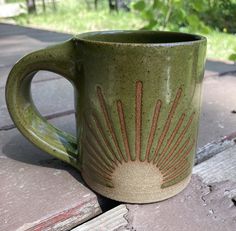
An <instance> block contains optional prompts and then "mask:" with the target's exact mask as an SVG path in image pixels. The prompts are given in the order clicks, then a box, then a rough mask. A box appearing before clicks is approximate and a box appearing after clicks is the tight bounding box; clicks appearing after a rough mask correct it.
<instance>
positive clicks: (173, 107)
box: [152, 88, 182, 162]
mask: <svg viewBox="0 0 236 231" xmlns="http://www.w3.org/2000/svg"><path fill="white" fill-rule="evenodd" d="M181 95H182V88H179V89H178V91H177V94H176V96H175V99H174V102H173V104H172V107H171V109H170V112H169V114H168V117H167V120H166V123H165V125H164V127H163V130H162V133H161V135H160V138H159V140H158V143H157V146H156V149H155V153H154V156H153V158H152V159H154V160H155V159H157V158H158V152H159V149H160V147H161V145H162V143H163V142H164V140H165V137H166V135H167V133H168V131H169V128H170V125H171V120H172V118H173V115H174V113H175V111H176V108H177V106H178V103H179V100H180V97H181ZM154 162H155V161H154Z"/></svg>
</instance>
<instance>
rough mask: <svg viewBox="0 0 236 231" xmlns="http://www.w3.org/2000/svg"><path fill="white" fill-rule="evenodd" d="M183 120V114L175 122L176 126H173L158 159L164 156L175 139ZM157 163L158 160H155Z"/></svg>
mask: <svg viewBox="0 0 236 231" xmlns="http://www.w3.org/2000/svg"><path fill="white" fill-rule="evenodd" d="M184 118H185V113H183V114H182V115H181V117H180V118H179V121H178V122H177V124H176V126H175V128H174V130H173V132H172V133H171V135H170V137H169V138H168V139H167V143H166V145H165V147H164V149H163V150H162V152H161V153H160V155H158V157H159V158H160V159H161V158H163V157H164V156H165V154H166V152H167V151H168V149H169V148H170V146H171V144H172V142H173V140H174V139H175V138H176V135H177V133H178V131H179V129H180V128H181V125H182V123H183V121H184ZM157 162H158V159H157Z"/></svg>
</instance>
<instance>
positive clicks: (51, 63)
mask: <svg viewBox="0 0 236 231" xmlns="http://www.w3.org/2000/svg"><path fill="white" fill-rule="evenodd" d="M205 52H206V39H205V38H203V37H200V36H197V35H190V34H182V33H172V32H150V31H108V32H91V33H85V34H82V35H78V36H77V37H74V38H72V39H71V40H69V41H67V42H65V43H63V44H59V45H56V46H53V47H49V48H46V49H43V50H40V51H36V52H34V53H31V54H29V55H27V56H25V57H24V58H22V59H21V60H20V61H19V62H18V63H17V64H16V65H15V66H14V68H13V69H12V71H11V73H10V75H9V78H8V82H7V86H6V99H7V105H8V109H9V112H10V114H11V116H12V119H13V120H14V122H15V124H16V126H17V127H18V129H19V130H20V131H21V132H22V134H23V135H25V136H26V137H27V138H28V139H29V140H30V141H31V142H33V143H34V144H35V145H36V146H38V147H39V148H41V149H42V150H44V151H46V152H47V153H49V154H51V155H53V156H55V157H57V158H59V159H61V160H63V161H66V162H67V163H69V164H71V165H72V166H74V167H76V168H77V169H79V170H81V172H82V176H83V178H84V179H85V181H86V182H87V183H88V185H89V186H91V187H92V188H93V189H94V190H95V191H98V192H99V193H101V194H103V195H105V196H108V197H111V198H113V199H117V200H124V201H128V202H132V201H135V200H132V199H129V198H128V196H127V197H126V196H125V194H126V192H124V196H123V197H122V196H119V195H118V194H119V193H118V194H117V195H116V193H115V191H114V190H115V188H119V187H122V184H123V182H122V180H117V179H114V174H115V172H118V170H117V169H118V168H120V166H122V165H127V166H128V165H129V164H131V165H132V163H135V164H136V163H137V164H139V165H140V168H142V166H150V165H152V166H155V167H156V169H157V171H158V173H157V174H160V177H161V180H160V190H163V192H164V190H165V189H168V188H169V187H171V186H175V185H177V184H178V183H180V182H182V181H183V180H184V179H185V178H187V177H189V175H190V174H191V170H192V165H193V159H194V154H195V147H196V140H197V130H198V121H199V110H200V95H201V83H202V78H203V73H204V63H205ZM39 70H49V71H53V72H56V73H58V74H60V75H62V76H64V77H65V78H66V79H68V80H69V81H70V82H71V83H72V84H73V85H74V88H75V107H76V108H75V111H76V122H77V138H75V137H72V136H71V135H69V134H67V133H65V132H63V131H60V130H58V129H56V128H54V127H53V126H52V125H50V124H48V123H47V122H46V121H45V119H43V118H42V117H41V116H40V115H39V114H38V112H37V110H36V109H35V106H34V105H33V103H32V99H31V96H30V83H31V80H32V78H33V75H34V74H35V73H36V72H37V71H39ZM131 165H130V166H131ZM130 168H132V167H130ZM122 174H123V173H122ZM122 177H123V178H124V179H126V178H127V177H129V176H127V175H125V173H124V176H123V175H122ZM116 178H117V177H116ZM118 178H119V177H118ZM143 180H145V177H144V179H143ZM118 181H119V182H118ZM117 182H118V183H117ZM124 184H125V180H124ZM107 188H110V189H107ZM113 189H114V190H113ZM107 190H110V191H109V192H108V191H107ZM112 190H113V191H112ZM173 190H174V189H173ZM149 191H150V190H149ZM161 192H162V191H161ZM166 194H168V193H166ZM172 194H173V193H172ZM172 194H171V193H170V195H169V196H168V195H167V196H166V197H165V198H168V197H170V196H171V195H172ZM126 198H127V199H126ZM143 198H144V197H143ZM160 198H162V197H160ZM163 198H164V197H163ZM155 200H159V197H157V199H150V200H148V199H142V198H141V199H137V200H136V201H135V202H151V201H155Z"/></svg>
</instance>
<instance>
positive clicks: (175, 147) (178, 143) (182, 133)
mask: <svg viewBox="0 0 236 231" xmlns="http://www.w3.org/2000/svg"><path fill="white" fill-rule="evenodd" d="M194 115H195V112H193V113H192V115H191V116H190V118H189V120H188V123H187V125H186V126H185V127H184V129H183V130H182V132H181V133H180V135H179V137H178V139H177V140H176V142H175V143H174V145H173V146H172V148H171V150H170V151H169V153H168V156H169V155H172V154H173V152H174V151H175V150H176V149H177V148H178V146H179V145H180V143H181V142H182V140H183V138H184V136H185V135H186V133H187V131H188V128H189V127H190V125H191V123H192V121H193V117H194ZM162 158H163V156H162ZM157 160H158V162H159V163H160V162H161V158H160V159H159V158H158V159H157V158H156V159H154V161H153V162H154V164H155V163H156V162H157Z"/></svg>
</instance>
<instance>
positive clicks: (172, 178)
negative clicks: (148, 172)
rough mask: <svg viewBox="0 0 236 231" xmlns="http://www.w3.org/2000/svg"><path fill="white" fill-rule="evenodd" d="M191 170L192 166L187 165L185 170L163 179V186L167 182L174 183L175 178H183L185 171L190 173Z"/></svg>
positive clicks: (182, 169) (181, 169)
mask: <svg viewBox="0 0 236 231" xmlns="http://www.w3.org/2000/svg"><path fill="white" fill-rule="evenodd" d="M189 168H190V165H189V163H187V164H186V165H185V167H184V168H180V169H179V170H178V171H177V172H174V173H173V174H171V175H169V176H167V177H165V178H164V179H163V184H164V183H166V182H168V181H172V180H174V179H175V178H177V177H179V176H181V175H182V174H183V173H184V172H185V171H188V170H189Z"/></svg>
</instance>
